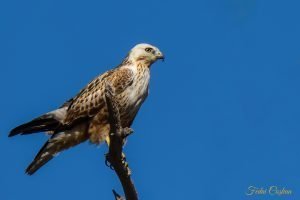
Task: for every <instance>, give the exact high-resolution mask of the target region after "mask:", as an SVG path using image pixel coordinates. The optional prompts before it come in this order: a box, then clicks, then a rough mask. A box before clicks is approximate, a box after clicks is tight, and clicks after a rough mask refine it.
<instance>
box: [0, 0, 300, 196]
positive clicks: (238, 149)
mask: <svg viewBox="0 0 300 200" xmlns="http://www.w3.org/2000/svg"><path fill="white" fill-rule="evenodd" d="M299 6H300V3H299V1H296V0H294V1H278V0H266V1H257V0H201V1H189V0H186V1H182V2H180V1H171V0H168V1H159V0H152V1H105V3H104V2H103V1H96V0H93V1H74V0H72V1H32V0H29V1H21V0H10V1H1V3H0V25H1V29H0V74H1V79H0V84H1V98H0V105H1V116H2V117H1V123H0V124H1V126H0V132H1V135H0V156H1V165H0V199H3V200H19V199H31V200H40V199H43V200H52V199H73V200H83V199H112V193H111V189H112V188H115V189H116V190H117V191H118V192H119V193H122V190H121V187H120V184H119V182H118V179H117V178H116V176H115V174H114V173H113V172H112V171H111V170H110V169H109V168H107V167H106V166H105V165H104V156H103V155H104V153H105V152H106V151H107V149H106V147H105V146H101V148H97V147H96V146H93V145H90V144H88V143H85V144H82V145H80V146H77V147H76V148H73V149H70V150H68V151H66V152H63V153H61V154H60V155H59V156H58V157H56V158H55V159H53V160H52V161H51V162H49V163H48V164H47V165H45V166H44V167H43V168H41V169H40V170H39V171H38V172H37V173H36V174H35V175H34V176H31V177H30V176H27V175H25V174H24V170H25V168H26V167H27V165H28V164H29V163H30V162H31V160H32V159H33V158H34V156H35V154H36V153H37V152H38V150H39V148H40V147H41V146H42V145H43V143H44V142H45V141H46V139H47V137H46V136H45V135H44V134H42V133H40V134H35V135H30V136H22V137H21V136H19V137H14V138H8V137H7V134H8V132H9V130H10V129H11V128H13V127H14V126H16V125H19V124H20V123H23V122H25V121H28V120H30V119H32V118H34V117H36V116H38V115H40V114H42V113H44V112H47V111H50V110H52V109H54V108H56V107H57V106H59V105H61V104H62V103H63V102H64V101H65V100H67V99H69V98H70V97H72V96H73V95H75V94H76V93H77V92H78V91H79V90H80V89H81V88H82V87H84V86H85V84H87V83H88V82H89V81H90V80H91V79H93V78H94V77H95V76H97V75H98V74H100V73H102V72H104V71H106V70H108V69H110V68H112V67H114V66H116V65H117V64H119V63H120V62H121V60H122V58H123V57H124V56H125V55H126V53H127V51H128V50H129V49H130V48H131V47H132V46H134V45H135V44H136V43H140V42H148V43H151V44H154V45H156V46H158V47H159V48H160V49H161V50H162V51H163V52H164V53H165V55H166V61H165V62H164V63H162V62H158V63H156V64H155V65H154V66H153V67H152V69H151V70H152V74H151V76H152V77H151V86H150V96H149V98H148V99H147V101H146V102H145V104H144V106H143V107H142V109H141V110H140V112H139V114H138V116H137V118H136V120H135V123H134V125H133V128H134V130H135V133H134V135H132V136H131V137H130V139H129V142H128V143H127V146H126V149H125V152H126V154H127V157H128V160H129V164H130V166H131V168H132V171H133V179H134V182H135V184H136V187H137V189H138V192H139V196H140V197H141V199H143V200H154V199H172V200H182V199H205V200H216V199H218V200H224V199H230V200H241V199H249V200H252V199H253V200H256V199H260V200H261V199H272V200H274V199H299V198H300V194H299V192H300V188H299V186H300V179H299V177H300V170H299V169H300V158H299V157H300V146H299V142H300V106H299V103H300V92H299V89H300V88H299V87H300V85H299V84H300V79H299V73H300V24H299V19H300V12H299ZM250 185H254V186H257V187H268V186H270V185H277V186H280V187H286V188H289V189H292V190H293V192H294V194H293V196H290V197H280V198H279V197H269V196H267V197H247V196H245V191H246V189H247V187H248V186H250Z"/></svg>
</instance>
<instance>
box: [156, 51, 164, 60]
mask: <svg viewBox="0 0 300 200" xmlns="http://www.w3.org/2000/svg"><path fill="white" fill-rule="evenodd" d="M156 58H157V59H160V60H162V61H165V56H164V55H163V54H162V53H161V52H157V55H156Z"/></svg>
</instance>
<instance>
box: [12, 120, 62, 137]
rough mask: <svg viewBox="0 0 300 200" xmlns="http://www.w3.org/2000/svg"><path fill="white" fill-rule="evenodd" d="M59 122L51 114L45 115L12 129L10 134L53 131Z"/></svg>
mask: <svg viewBox="0 0 300 200" xmlns="http://www.w3.org/2000/svg"><path fill="white" fill-rule="evenodd" d="M59 124H60V123H59V121H57V120H55V119H53V118H51V116H47V115H46V116H45V115H43V116H41V117H38V118H35V119H34V120H32V121H30V122H28V123H25V124H22V125H20V126H17V127H16V128H14V129H12V130H11V131H10V133H9V135H8V136H9V137H12V136H15V135H18V134H21V135H26V134H31V133H36V132H43V131H52V130H55V129H56V128H57V127H58V126H59Z"/></svg>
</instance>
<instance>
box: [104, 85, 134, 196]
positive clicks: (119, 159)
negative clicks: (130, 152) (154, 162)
mask: <svg viewBox="0 0 300 200" xmlns="http://www.w3.org/2000/svg"><path fill="white" fill-rule="evenodd" d="M114 96H115V92H114V90H113V88H112V87H111V85H110V84H109V83H106V88H105V98H106V103H107V107H108V112H109V122H110V135H109V137H110V145H109V152H108V154H107V155H106V159H107V161H108V162H109V163H110V165H111V167H112V168H113V169H114V170H115V172H116V174H117V176H118V178H119V180H120V182H121V184H122V187H123V190H124V193H125V197H126V198H123V197H121V196H120V195H119V194H117V193H116V192H115V191H114V190H113V194H114V196H115V199H116V200H138V196H137V192H136V189H135V187H134V184H133V182H132V180H131V177H130V175H131V171H130V169H129V167H128V164H127V162H126V157H125V154H124V153H123V152H122V151H123V144H124V141H125V139H126V137H127V136H128V135H130V134H131V133H132V132H133V130H132V129H131V128H128V127H125V128H123V127H122V125H121V121H120V113H119V109H118V106H117V103H116V101H115V99H114Z"/></svg>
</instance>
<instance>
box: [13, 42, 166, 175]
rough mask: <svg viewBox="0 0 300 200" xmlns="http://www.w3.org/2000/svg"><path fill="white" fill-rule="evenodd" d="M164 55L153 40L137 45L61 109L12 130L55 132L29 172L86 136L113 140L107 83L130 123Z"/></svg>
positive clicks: (124, 119) (123, 121) (97, 140)
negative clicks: (152, 67)
mask: <svg viewBox="0 0 300 200" xmlns="http://www.w3.org/2000/svg"><path fill="white" fill-rule="evenodd" d="M159 59H162V60H163V59H164V56H163V54H162V53H161V51H160V50H159V49H158V48H157V47H155V46H152V45H150V44H138V45H136V46H134V47H133V48H132V49H131V50H130V52H129V53H128V55H127V56H126V57H125V59H124V60H123V61H122V62H121V64H119V65H118V66H117V67H116V68H114V69H112V70H109V71H107V72H105V73H103V74H101V75H99V76H98V77H96V78H95V79H94V80H93V81H91V82H90V83H89V84H88V85H87V86H86V87H85V88H84V89H82V90H81V91H80V92H79V93H78V94H77V95H76V96H75V97H73V98H71V99H70V100H68V101H67V102H65V103H64V104H63V105H62V106H61V107H59V108H58V109H56V110H54V111H51V112H48V113H46V114H44V115H42V116H40V117H37V118H35V119H33V120H32V121H29V122H27V123H25V124H22V125H20V126H18V127H16V128H14V129H12V130H11V132H10V134H9V137H11V136H15V135H18V134H20V135H26V134H31V133H37V132H47V133H48V134H50V135H51V137H50V138H49V139H48V141H47V142H46V143H45V144H44V146H43V147H42V148H41V150H40V151H39V152H38V154H37V155H36V157H35V158H34V160H33V161H32V163H31V164H30V165H29V166H28V168H27V169H26V173H27V174H29V175H32V174H33V173H35V172H36V171H37V170H38V169H39V168H40V167H42V166H43V165H44V164H46V163H47V162H48V161H49V160H51V159H52V158H53V157H54V156H55V155H56V154H58V153H59V152H61V151H63V150H66V149H68V148H70V147H73V146H75V145H78V144H80V143H82V142H84V141H86V140H90V142H91V143H95V144H99V143H101V142H103V141H106V142H107V143H108V144H109V132H110V124H109V113H108V109H107V105H106V101H105V93H104V91H105V86H106V83H109V84H110V86H111V87H112V89H113V91H114V92H115V99H116V102H117V104H118V108H119V112H120V120H121V125H122V127H130V126H131V124H132V122H133V120H134V118H135V116H136V114H137V112H138V110H139V109H140V107H141V105H142V103H143V102H144V101H145V99H146V97H147V95H148V87H149V79H150V67H151V65H152V64H153V63H154V62H155V61H157V60H159Z"/></svg>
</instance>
